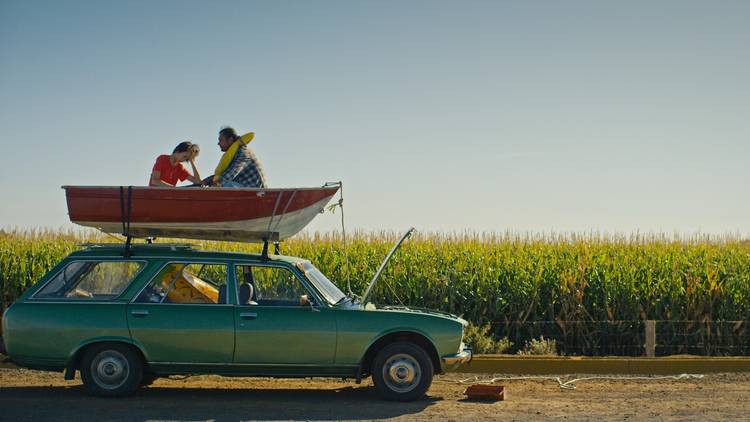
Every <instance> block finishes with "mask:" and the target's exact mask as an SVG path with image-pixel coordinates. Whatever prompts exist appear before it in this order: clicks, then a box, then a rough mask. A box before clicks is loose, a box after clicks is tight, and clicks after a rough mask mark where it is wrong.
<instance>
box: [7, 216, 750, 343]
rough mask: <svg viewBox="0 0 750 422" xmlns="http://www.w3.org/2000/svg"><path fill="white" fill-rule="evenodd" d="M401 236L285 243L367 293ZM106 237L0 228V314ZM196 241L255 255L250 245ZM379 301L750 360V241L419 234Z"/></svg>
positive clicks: (567, 338) (568, 338) (510, 328)
mask: <svg viewBox="0 0 750 422" xmlns="http://www.w3.org/2000/svg"><path fill="white" fill-rule="evenodd" d="M397 236H398V234H395V233H356V234H355V235H354V236H350V238H349V239H348V245H347V246H348V247H347V248H346V253H345V250H344V248H343V243H342V239H341V238H340V236H338V235H337V234H333V233H331V234H308V235H304V236H301V237H297V238H295V239H292V240H288V241H286V242H284V243H283V244H282V245H281V247H282V253H283V254H285V255H292V256H299V257H304V258H307V259H309V260H310V261H312V263H313V264H315V265H316V266H317V267H318V268H319V269H320V270H321V271H322V272H323V273H324V274H326V275H327V276H328V277H329V278H330V279H331V280H333V281H334V282H335V283H336V284H338V285H339V287H340V288H341V289H342V290H344V291H346V290H347V284H348V283H347V280H348V282H349V283H350V284H351V290H352V291H354V292H355V293H361V292H362V291H363V290H364V288H365V287H366V285H367V283H368V281H369V280H370V278H371V277H372V275H373V274H374V272H375V269H376V268H377V266H378V265H379V263H380V261H381V260H382V258H383V257H384V256H385V255H386V253H387V252H388V250H389V249H390V248H391V246H392V244H393V241H394V240H395V239H396V238H397ZM108 239H109V238H107V237H102V235H100V234H95V233H92V232H78V233H68V232H50V231H46V232H22V231H11V232H5V233H3V232H0V295H1V296H0V306H1V307H2V308H3V309H4V308H5V307H7V306H9V304H10V303H12V302H13V300H14V299H15V298H16V297H17V296H18V295H19V294H20V293H22V292H23V291H24V289H26V288H28V287H30V286H31V285H32V284H33V283H34V282H36V280H38V279H39V278H40V277H41V276H42V275H43V274H44V273H45V272H46V271H47V270H48V269H49V268H51V267H52V266H53V265H55V264H56V263H57V262H58V261H59V260H60V259H61V258H62V257H64V256H65V255H66V254H68V253H69V252H71V251H73V250H75V249H76V248H79V246H78V243H80V242H82V241H103V240H108ZM109 240H111V241H114V239H109ZM194 243H196V244H197V245H199V246H200V247H202V248H204V249H212V250H224V251H238V252H259V251H260V246H259V245H252V244H241V243H227V242H194ZM347 255H348V261H349V265H346V256H347ZM374 299H375V302H376V303H380V304H386V303H387V304H399V303H404V304H407V305H412V306H420V307H426V308H433V309H438V310H443V311H448V312H451V313H454V314H457V315H461V316H462V317H463V318H465V319H467V320H469V321H471V322H473V323H475V324H482V325H483V324H486V323H489V324H490V325H491V326H492V332H493V334H494V335H496V336H497V337H504V336H510V337H511V339H512V340H513V342H514V343H515V344H523V343H524V341H526V340H530V339H533V338H538V337H540V336H544V337H545V338H554V339H556V340H557V342H558V346H559V347H560V348H561V350H563V351H564V352H566V353H569V354H594V355H597V354H639V353H640V351H639V350H642V349H641V348H640V347H641V345H642V344H643V339H642V334H641V333H642V329H641V328H642V322H643V321H645V320H657V321H659V324H660V325H659V332H660V333H662V334H660V336H661V339H660V347H662V352H663V353H702V354H727V353H732V354H750V332H748V324H749V323H750V321H747V319H748V315H750V245H749V244H748V243H747V242H742V241H740V240H738V239H734V238H712V237H694V238H688V239H685V238H670V237H668V236H661V235H645V236H644V235H632V236H603V235H559V236H554V235H546V236H544V235H539V236H535V235H514V234H504V235H484V234H473V233H466V234H452V235H437V234H427V235H417V236H415V237H414V238H412V239H411V240H409V241H408V242H407V243H405V245H404V246H403V247H402V249H401V250H400V251H399V252H398V253H397V254H396V255H395V256H394V258H393V260H392V261H391V263H390V264H389V266H388V267H387V268H386V270H385V272H384V274H383V275H382V278H381V282H380V283H379V284H378V286H377V288H376V290H375V296H374ZM631 349H632V350H631ZM633 350H635V351H633Z"/></svg>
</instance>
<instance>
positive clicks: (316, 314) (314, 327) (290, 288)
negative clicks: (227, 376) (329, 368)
mask: <svg viewBox="0 0 750 422" xmlns="http://www.w3.org/2000/svg"><path fill="white" fill-rule="evenodd" d="M235 275H236V276H235V278H236V280H237V283H238V287H237V289H236V291H237V294H238V297H237V303H238V304H237V305H236V306H235V311H234V312H235V321H236V324H237V325H236V327H237V331H236V347H235V354H234V361H235V363H238V364H256V365H330V364H333V361H334V354H335V350H336V320H335V315H334V312H335V311H334V310H332V309H331V308H328V307H326V306H321V302H320V299H319V298H318V297H317V296H316V295H315V292H314V291H313V290H312V289H310V287H309V286H308V285H307V284H306V282H303V280H302V278H301V277H300V276H299V274H297V273H296V272H295V271H293V270H292V269H291V268H290V267H287V266H285V265H279V264H276V265H272V264H268V265H244V264H243V265H236V266H235ZM302 296H306V297H307V299H308V300H310V301H312V302H313V304H312V305H311V304H310V303H301V297H302Z"/></svg>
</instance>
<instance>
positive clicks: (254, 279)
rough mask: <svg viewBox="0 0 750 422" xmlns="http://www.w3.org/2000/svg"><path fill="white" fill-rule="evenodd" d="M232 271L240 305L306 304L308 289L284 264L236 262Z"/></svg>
mask: <svg viewBox="0 0 750 422" xmlns="http://www.w3.org/2000/svg"><path fill="white" fill-rule="evenodd" d="M235 271H236V275H237V285H238V288H237V292H238V296H239V303H240V304H241V305H259V306H307V303H305V300H307V299H308V298H309V295H308V292H307V289H306V288H305V286H304V285H303V284H302V282H301V281H300V280H299V278H297V276H296V275H294V273H293V272H291V271H290V270H289V269H287V268H282V267H263V266H255V265H238V266H236V267H235ZM303 296H304V299H303Z"/></svg>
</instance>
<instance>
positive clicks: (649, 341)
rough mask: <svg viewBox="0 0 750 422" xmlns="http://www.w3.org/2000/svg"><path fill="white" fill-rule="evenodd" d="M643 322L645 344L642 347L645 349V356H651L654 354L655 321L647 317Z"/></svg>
mask: <svg viewBox="0 0 750 422" xmlns="http://www.w3.org/2000/svg"><path fill="white" fill-rule="evenodd" d="M645 322H646V324H645V329H646V333H645V334H646V344H645V345H644V347H645V349H646V357H647V358H652V357H654V356H656V321H654V320H653V319H649V320H647V321H645Z"/></svg>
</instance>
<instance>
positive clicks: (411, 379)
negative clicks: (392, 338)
mask: <svg viewBox="0 0 750 422" xmlns="http://www.w3.org/2000/svg"><path fill="white" fill-rule="evenodd" d="M432 374H433V369H432V362H431V361H430V357H429V356H428V355H427V353H426V352H425V351H424V349H422V348H421V347H419V346H418V345H416V344H414V343H410V342H403V341H402V342H397V343H392V344H389V345H388V346H386V347H384V348H383V349H382V350H381V351H380V352H378V354H377V356H376V357H375V360H374V362H373V367H372V381H373V383H374V384H375V388H376V389H377V390H378V393H379V394H380V395H381V396H382V397H383V398H384V399H386V400H395V401H412V400H416V399H418V398H420V397H422V396H423V395H424V394H425V393H426V392H427V390H428V389H429V388H430V385H431V384H432Z"/></svg>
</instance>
